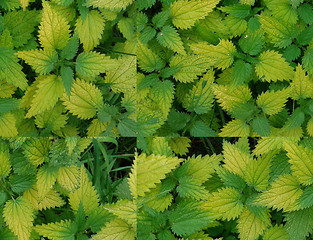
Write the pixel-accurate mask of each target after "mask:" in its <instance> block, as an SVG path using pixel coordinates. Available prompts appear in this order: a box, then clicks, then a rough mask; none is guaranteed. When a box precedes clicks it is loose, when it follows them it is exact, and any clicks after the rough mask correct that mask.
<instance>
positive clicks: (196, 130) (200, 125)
mask: <svg viewBox="0 0 313 240" xmlns="http://www.w3.org/2000/svg"><path fill="white" fill-rule="evenodd" d="M190 136H192V137H217V134H216V133H215V132H214V130H213V129H211V128H210V127H208V126H207V125H206V124H205V123H204V122H202V121H196V122H194V123H193V125H192V127H191V128H190Z"/></svg>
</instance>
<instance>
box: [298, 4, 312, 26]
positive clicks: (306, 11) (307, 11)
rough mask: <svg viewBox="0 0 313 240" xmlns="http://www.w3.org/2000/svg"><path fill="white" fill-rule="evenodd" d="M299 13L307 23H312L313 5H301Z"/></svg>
mask: <svg viewBox="0 0 313 240" xmlns="http://www.w3.org/2000/svg"><path fill="white" fill-rule="evenodd" d="M298 13H299V16H300V18H301V19H302V20H303V21H304V22H305V23H306V24H312V23H313V9H312V5H310V4H308V3H305V4H303V5H301V6H300V7H299V8H298Z"/></svg>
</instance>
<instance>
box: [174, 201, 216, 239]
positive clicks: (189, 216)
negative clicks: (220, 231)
mask: <svg viewBox="0 0 313 240" xmlns="http://www.w3.org/2000/svg"><path fill="white" fill-rule="evenodd" d="M210 220H211V219H210V217H209V216H208V213H206V212H204V211H203V210H201V205H200V202H195V201H181V202H180V203H179V204H178V205H177V207H176V209H175V210H173V211H170V213H169V222H170V226H171V229H172V231H173V232H174V233H175V234H177V235H179V236H187V235H189V234H192V233H195V232H197V231H199V230H200V229H201V228H203V227H205V226H206V225H207V224H208V222H210Z"/></svg>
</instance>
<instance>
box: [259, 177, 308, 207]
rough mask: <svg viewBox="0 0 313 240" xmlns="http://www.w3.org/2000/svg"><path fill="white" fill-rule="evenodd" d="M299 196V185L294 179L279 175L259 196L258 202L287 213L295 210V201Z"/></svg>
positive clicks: (300, 192) (300, 191)
mask: <svg viewBox="0 0 313 240" xmlns="http://www.w3.org/2000/svg"><path fill="white" fill-rule="evenodd" d="M301 194H302V190H301V188H300V183H299V182H298V181H297V179H296V178H295V177H293V176H291V175H281V176H280V177H278V178H277V179H276V180H275V181H274V182H273V183H272V185H271V187H270V188H269V189H268V190H267V191H266V192H264V193H262V194H261V196H260V198H259V200H258V201H259V202H261V203H262V204H263V205H265V206H268V207H272V208H274V209H277V210H281V209H283V210H284V211H285V212H289V211H294V210H296V209H297V200H298V199H299V197H300V196H301Z"/></svg>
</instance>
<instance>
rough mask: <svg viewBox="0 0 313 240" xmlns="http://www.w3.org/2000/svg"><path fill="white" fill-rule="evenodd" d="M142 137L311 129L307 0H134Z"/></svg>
mask: <svg viewBox="0 0 313 240" xmlns="http://www.w3.org/2000/svg"><path fill="white" fill-rule="evenodd" d="M137 7H138V11H139V12H138V14H137V30H138V45H137V57H138V66H139V68H138V69H139V74H138V84H137V85H138V109H140V111H138V129H139V134H141V135H144V136H149V135H152V134H154V135H156V136H175V135H180V136H181V135H189V134H190V135H191V136H196V137H198V136H200V137H201V136H211V137H213V136H221V137H241V136H312V135H313V118H312V116H313V112H312V106H313V105H312V104H313V100H312V97H313V79H312V77H313V66H312V60H313V59H312V38H313V31H312V29H313V28H312V23H313V10H312V8H313V6H312V4H311V2H310V1H294V0H264V1H255V0H239V1H238V0H224V1H219V0H188V1H187V0H176V1H175V0H159V1H143V0H142V1H140V0H138V1H137Z"/></svg>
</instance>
